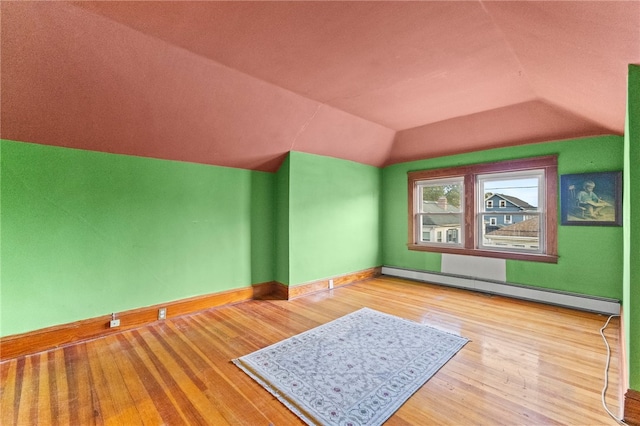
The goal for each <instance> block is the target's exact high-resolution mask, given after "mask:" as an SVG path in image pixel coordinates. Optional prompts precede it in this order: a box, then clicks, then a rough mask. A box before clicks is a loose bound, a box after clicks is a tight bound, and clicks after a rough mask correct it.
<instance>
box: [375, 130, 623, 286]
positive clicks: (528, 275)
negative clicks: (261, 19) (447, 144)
mask: <svg viewBox="0 0 640 426" xmlns="http://www.w3.org/2000/svg"><path fill="white" fill-rule="evenodd" d="M623 147H624V141H623V138H622V137H619V136H603V137H593V138H584V139H576V140H569V141H561V142H550V143H541V144H532V145H524V146H517V147H510V148H500V149H492V150H486V151H478V152H473V153H469V154H461V155H453V156H447V157H440V158H435V159H428V160H421V161H413V162H408V163H402V164H396V165H392V166H389V167H386V168H385V169H384V170H383V177H382V199H383V200H384V202H383V208H382V247H383V251H382V253H383V264H385V265H387V266H395V267H402V268H410V269H418V270H424V271H434V272H440V263H441V255H440V254H439V253H427V252H417V251H410V250H408V249H407V247H406V244H407V233H408V230H407V226H408V225H407V222H408V221H407V203H408V201H407V172H408V171H413V170H422V169H433V168H440V167H451V166H459V165H465V164H474V163H483V162H492V161H502V160H510V159H516V158H525V157H534V156H542V155H553V154H557V155H558V173H559V174H560V175H563V174H569V173H583V172H598V171H612V170H622V167H623ZM559 222H560V215H558V223H559ZM622 249H623V247H622V228H621V227H587V226H560V225H559V226H558V255H559V260H558V263H557V264H547V263H538V262H528V261H516V260H507V262H506V267H507V271H506V272H507V281H508V282H512V283H518V284H525V285H531V286H537V287H544V288H551V289H556V290H564V291H570V292H575V293H581V294H587V295H595V296H602V297H611V298H615V299H621V298H622V286H621V285H620V283H621V282H622Z"/></svg>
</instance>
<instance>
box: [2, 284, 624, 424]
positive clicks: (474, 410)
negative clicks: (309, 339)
mask: <svg viewBox="0 0 640 426" xmlns="http://www.w3.org/2000/svg"><path fill="white" fill-rule="evenodd" d="M364 306H367V307H370V308H372V309H377V310H379V311H382V312H387V313H390V314H393V315H397V316H400V317H404V318H407V319H411V320H414V321H417V322H421V323H424V324H428V325H431V326H433V327H436V328H439V329H443V330H446V331H450V332H453V333H456V334H460V335H462V336H464V337H467V338H469V339H471V341H470V342H469V343H468V344H467V345H466V346H465V347H464V348H463V349H462V350H461V351H460V352H458V354H456V355H455V356H454V357H453V358H452V359H451V360H450V361H449V362H448V363H447V364H446V365H445V366H444V367H443V368H442V369H441V370H440V371H439V372H438V373H436V374H435V376H433V377H432V378H431V379H430V380H429V381H428V382H427V383H426V384H425V385H424V386H423V387H422V388H421V389H420V390H419V391H418V392H416V393H415V394H414V395H413V396H412V397H411V398H410V399H409V400H408V401H407V402H406V403H405V404H404V405H403V406H402V407H401V408H400V409H399V410H398V411H397V412H396V413H395V414H394V415H393V416H392V417H391V418H390V419H389V421H388V422H387V423H386V424H387V425H430V424H438V425H440V424H455V425H461V424H463V425H471V424H473V425H480V424H487V425H497V424H509V425H512V424H531V425H534V424H535V425H540V424H576V425H578V424H579V425H585V424H598V425H602V424H605V425H607V424H610V425H615V424H616V423H615V421H613V420H612V419H611V418H610V417H609V416H608V415H607V414H606V413H605V411H604V409H603V408H602V405H601V401H600V392H601V389H602V385H603V374H604V367H605V362H606V359H605V355H606V348H605V346H604V343H603V341H602V338H601V336H600V334H599V329H600V328H601V327H602V326H603V325H604V323H605V321H606V319H607V317H606V316H604V315H598V314H593V313H585V312H579V311H574V310H570V309H564V308H557V307H552V306H546V305H541V304H536V303H532V302H525V301H518V300H513V299H508V298H504V297H498V296H489V295H485V294H479V293H473V292H468V291H464V290H457V289H451V288H446V287H440V286H433V285H428V284H423V283H415V282H411V281H405V280H401V279H395V278H389V277H380V278H377V279H373V280H369V281H364V282H360V283H356V284H352V285H349V286H345V287H340V288H337V289H334V290H331V291H325V292H321V293H317V294H313V295H309V296H304V297H300V298H298V299H295V300H292V301H281V300H264V301H250V302H243V303H239V304H236V305H232V306H226V307H222V308H218V309H212V310H208V311H204V312H202V313H198V314H194V315H189V316H184V317H179V318H174V319H169V320H166V321H164V322H158V323H155V324H152V325H150V326H148V327H144V328H139V329H136V330H131V331H125V332H122V333H119V334H115V335H111V336H108V337H105V338H101V339H96V340H93V341H89V342H85V343H80V344H76V345H73V346H68V347H65V348H60V349H56V350H53V351H49V352H43V353H39V354H35V355H31V356H26V357H21V358H17V359H12V360H9V361H6V362H3V363H2V364H0V373H1V376H0V380H1V381H0V383H1V395H0V399H1V405H0V409H1V414H0V423H1V424H3V425H11V424H18V425H36V424H38V425H44V424H58V425H67V424H70V425H91V424H100V425H102V424H108V425H137V424H145V425H159V424H167V425H180V424H193V425H199V424H203V425H204V424H211V425H227V424H229V425H265V426H266V425H269V424H273V425H276V426H280V425H298V424H302V422H301V421H300V420H299V419H298V418H297V417H296V416H295V415H294V414H292V413H291V412H289V410H288V409H287V408H285V407H284V405H282V404H281V403H280V402H278V401H277V400H276V399H275V398H274V397H273V396H271V394H269V393H268V392H267V391H265V390H264V389H263V388H262V387H260V385H258V384H257V383H255V382H254V381H253V380H251V379H250V378H249V377H248V376H247V375H245V374H244V373H243V372H241V371H240V370H239V369H238V368H237V367H236V366H235V365H233V364H232V363H231V362H230V360H231V359H232V358H236V357H239V356H242V355H245V354H247V353H250V352H252V351H254V350H257V349H260V348H263V347H265V346H268V345H270V344H272V343H275V342H277V341H279V340H282V339H285V338H287V337H290V336H293V335H295V334H297V333H301V332H303V331H306V330H308V329H310V328H312V327H315V326H318V325H320V324H323V323H325V322H328V321H330V320H333V319H335V318H338V317H340V316H342V315H345V314H347V313H349V312H352V311H354V310H357V309H359V308H361V307H364ZM618 334H619V321H618V319H617V318H614V319H613V320H612V321H611V323H610V324H609V327H608V328H607V330H606V336H607V339H608V341H609V344H610V345H611V348H612V359H611V367H610V371H609V391H608V393H607V403H608V405H609V408H610V409H611V410H612V411H613V412H614V413H616V414H618V407H619V400H620V395H619V388H618V374H619V372H618V355H619V354H618V349H619V342H618V337H619V336H618Z"/></svg>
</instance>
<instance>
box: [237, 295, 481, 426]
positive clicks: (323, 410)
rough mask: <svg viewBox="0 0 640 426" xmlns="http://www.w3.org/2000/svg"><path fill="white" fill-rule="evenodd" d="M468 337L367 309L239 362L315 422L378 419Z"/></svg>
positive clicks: (309, 421) (372, 422)
mask: <svg viewBox="0 0 640 426" xmlns="http://www.w3.org/2000/svg"><path fill="white" fill-rule="evenodd" d="M467 342H468V340H467V339H465V338H464V337H460V336H456V335H454V334H451V333H447V332H444V331H441V330H437V329H435V328H432V327H428V326H425V325H422V324H418V323H415V322H412V321H408V320H405V319H402V318H399V317H396V316H393V315H389V314H385V313H382V312H378V311H375V310H373V309H369V308H363V309H360V310H358V311H356V312H353V313H351V314H348V315H346V316H344V317H341V318H338V319H336V320H334V321H331V322H329V323H327V324H324V325H322V326H319V327H316V328H313V329H311V330H309V331H306V332H304V333H302V334H298V335H296V336H293V337H291V338H288V339H286V340H283V341H281V342H279V343H276V344H274V345H271V346H269V347H266V348H264V349H260V350H258V351H256V352H253V353H251V354H249V355H246V356H243V357H240V358H238V359H234V360H233V362H234V363H235V364H236V365H237V366H238V367H239V368H241V369H242V370H243V371H244V372H245V373H247V374H248V375H249V376H251V377H252V378H253V379H254V380H256V381H257V382H258V383H260V384H261V385H262V386H263V387H264V388H265V389H267V390H268V391H269V392H271V393H272V394H273V395H274V396H275V397H276V398H278V399H279V400H280V401H281V402H282V403H283V404H285V405H286V406H287V407H288V408H289V409H290V410H291V411H293V412H294V413H295V414H296V415H298V416H299V417H300V418H301V419H302V420H303V421H304V422H306V423H307V424H309V425H380V424H382V423H383V422H384V421H385V420H387V419H388V418H389V417H390V416H391V415H392V414H393V413H394V412H395V411H396V410H397V409H398V408H400V406H401V405H402V404H404V402H405V401H406V400H407V399H408V398H409V397H410V396H411V395H412V394H413V393H415V392H416V391H417V390H418V389H419V388H420V387H421V386H422V385H424V384H425V383H426V381H427V380H429V378H430V377H431V376H433V375H434V374H435V373H436V372H437V371H438V370H439V369H440V368H441V367H442V366H443V365H444V364H445V363H446V362H447V361H448V360H449V359H451V357H453V355H455V354H456V353H457V352H458V351H459V350H460V349H461V348H462V347H463V346H464V345H465V344H466V343H467Z"/></svg>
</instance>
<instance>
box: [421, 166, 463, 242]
mask: <svg viewBox="0 0 640 426" xmlns="http://www.w3.org/2000/svg"><path fill="white" fill-rule="evenodd" d="M445 185H460V222H459V225H460V228H459V232H458V240H459V242H458V243H451V242H447V239H446V233H443V232H442V230H436V231H435V232H432V233H431V234H430V241H424V238H423V237H422V225H421V224H422V216H426V215H438V214H440V213H425V212H423V211H422V206H423V202H424V200H423V189H424V188H425V187H429V186H445ZM414 191H415V194H416V197H415V205H414V211H415V212H416V213H415V220H416V223H419V224H420V226H417V227H416V228H417V229H415V232H416V239H415V241H416V243H417V244H420V245H434V246H438V245H440V246H454V247H462V241H463V235H464V202H465V200H464V180H463V179H461V178H458V177H454V178H447V179H430V180H428V181H417V182H416V183H415V189H414ZM443 214H444V213H443ZM434 234H435V235H434ZM443 234H444V235H445V237H444V238H443Z"/></svg>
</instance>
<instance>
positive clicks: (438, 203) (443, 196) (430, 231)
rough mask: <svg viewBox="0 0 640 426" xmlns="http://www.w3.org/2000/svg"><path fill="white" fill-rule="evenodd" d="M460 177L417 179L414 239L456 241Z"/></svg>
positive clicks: (459, 223) (460, 219) (459, 222)
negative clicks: (416, 226)
mask: <svg viewBox="0 0 640 426" xmlns="http://www.w3.org/2000/svg"><path fill="white" fill-rule="evenodd" d="M462 188H463V181H462V179H450V180H433V181H429V182H419V183H418V192H419V195H420V196H419V199H418V205H419V206H418V209H417V210H418V218H419V220H418V222H419V223H421V229H420V230H419V235H418V241H420V242H438V243H447V244H460V242H461V240H460V235H461V234H462V223H463V216H462V211H463V209H462V208H461V205H462V204H461V203H462V198H463V194H464V191H463V190H462Z"/></svg>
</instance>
